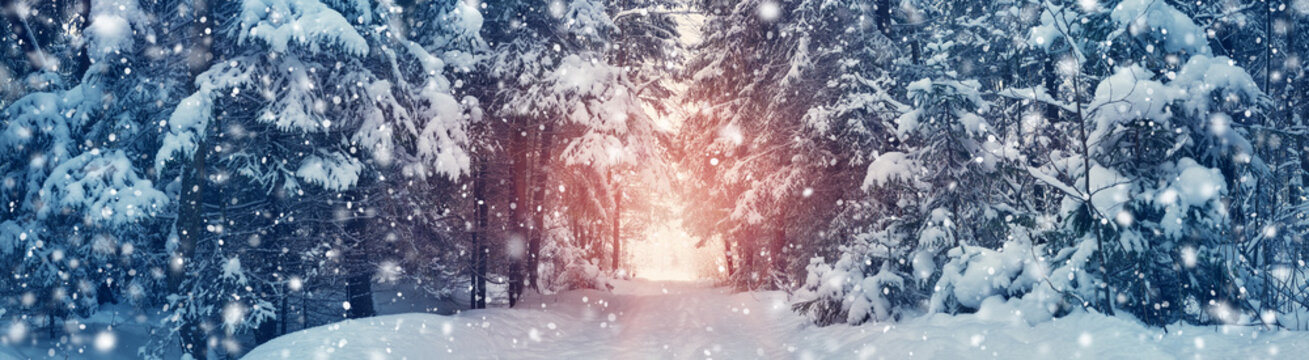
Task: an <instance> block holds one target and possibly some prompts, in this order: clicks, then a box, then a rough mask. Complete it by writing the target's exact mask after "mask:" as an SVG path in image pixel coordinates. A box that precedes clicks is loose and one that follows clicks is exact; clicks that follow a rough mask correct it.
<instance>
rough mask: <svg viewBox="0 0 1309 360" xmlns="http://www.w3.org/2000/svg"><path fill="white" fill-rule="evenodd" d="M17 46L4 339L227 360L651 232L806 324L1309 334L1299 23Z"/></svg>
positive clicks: (118, 32) (477, 10) (296, 1)
mask: <svg viewBox="0 0 1309 360" xmlns="http://www.w3.org/2000/svg"><path fill="white" fill-rule="evenodd" d="M3 14H4V17H3V19H0V34H2V35H3V36H0V51H2V52H3V56H2V57H0V109H3V110H0V177H3V179H2V181H3V184H2V185H0V202H2V203H3V204H4V209H3V211H0V266H3V268H5V269H7V270H8V273H9V274H10V275H7V276H4V277H3V278H0V321H3V322H5V323H8V324H11V325H10V327H11V329H13V328H20V327H21V329H31V331H30V332H31V333H32V334H38V333H47V334H49V336H50V337H52V338H58V337H59V336H68V335H69V333H73V332H76V331H75V330H69V329H68V328H66V327H64V326H61V325H60V324H64V323H65V322H66V321H68V320H70V319H76V318H78V317H86V316H91V315H92V314H94V313H95V312H97V311H98V310H99V309H101V308H102V307H105V306H108V304H130V305H131V306H133V307H135V308H137V309H141V311H142V312H143V314H151V315H150V316H154V317H151V319H158V321H157V324H155V327H154V330H153V331H154V336H152V338H151V342H150V343H149V345H148V346H146V347H143V348H141V349H140V356H142V357H176V356H180V354H182V353H185V354H187V355H190V356H192V357H194V358H205V357H208V356H211V355H215V354H217V355H219V356H225V355H239V354H240V353H241V352H242V351H243V349H249V348H250V347H252V346H255V345H258V344H261V343H264V342H266V341H268V340H270V339H272V338H274V337H276V336H279V335H281V334H285V333H288V332H292V331H296V330H299V329H304V328H307V327H312V326H316V325H321V324H326V323H331V322H334V321H339V320H341V319H345V318H360V317H367V316H372V315H374V314H376V313H377V311H376V308H377V304H375V300H374V299H375V293H377V288H378V287H379V286H395V284H405V285H406V286H411V287H413V288H415V289H418V290H419V291H421V292H423V293H424V294H425V296H431V297H435V298H441V299H450V300H451V301H452V303H455V304H458V305H457V306H456V307H458V308H484V307H487V306H488V304H489V305H492V306H501V305H503V306H509V307H513V306H514V305H515V304H516V302H517V301H518V299H520V298H521V297H522V296H524V294H528V293H532V292H557V291H562V290H568V289H576V288H596V289H605V288H606V287H607V284H606V279H608V278H613V277H627V276H631V272H632V269H631V267H630V266H629V265H628V263H629V262H630V260H631V258H632V257H633V256H641V255H640V254H632V253H631V252H629V251H625V248H624V244H629V246H630V243H631V242H634V241H642V239H643V238H644V236H645V235H646V234H647V232H648V230H649V229H651V228H652V227H655V226H659V225H661V224H665V223H668V222H671V221H677V222H679V223H680V224H681V225H682V226H684V227H685V229H686V230H687V231H688V232H690V233H691V234H693V235H695V236H697V237H698V238H699V239H701V240H700V242H701V245H702V246H714V247H722V254H723V258H722V259H721V263H720V265H721V269H722V270H721V272H719V273H718V274H717V277H718V280H719V281H721V282H723V283H724V284H726V285H730V286H733V287H735V288H737V289H741V290H759V289H781V290H785V291H788V292H790V293H791V295H792V296H791V298H792V301H793V304H792V306H793V309H794V310H795V311H799V312H801V313H804V314H806V315H807V316H809V317H810V319H812V321H813V322H815V323H817V324H820V325H827V324H833V323H850V324H862V323H865V322H870V321H874V322H880V321H896V320H901V319H904V318H907V317H912V316H918V315H922V314H925V313H936V312H943V313H960V312H972V311H976V310H977V309H979V308H980V307H981V306H982V303H983V302H987V301H1002V302H1007V303H1009V304H1011V305H1013V306H1016V307H1017V308H1019V309H1022V312H1021V313H1022V317H1023V318H1024V320H1026V321H1028V322H1031V323H1037V322H1043V321H1048V320H1049V319H1051V318H1054V317H1059V316H1063V315H1067V314H1069V313H1072V312H1085V311H1094V312H1100V313H1105V314H1116V315H1121V316H1127V317H1131V318H1135V319H1138V320H1139V321H1141V322H1143V323H1146V324H1149V325H1153V326H1168V325H1171V324H1177V323H1191V324H1241V325H1254V326H1264V327H1269V328H1290V329H1303V328H1305V327H1306V326H1309V312H1307V311H1309V293H1307V292H1309V281H1307V279H1309V277H1307V275H1309V273H1306V269H1309V268H1307V267H1305V265H1304V262H1305V260H1306V259H1307V258H1309V246H1306V244H1305V243H1304V239H1303V233H1304V232H1305V229H1306V220H1305V213H1306V210H1307V209H1309V202H1307V201H1306V197H1309V194H1306V191H1305V188H1304V186H1305V185H1306V183H1309V154H1307V153H1306V152H1307V151H1309V127H1307V125H1309V124H1306V123H1305V121H1306V116H1305V114H1309V106H1306V103H1305V97H1306V92H1309V90H1306V89H1309V80H1307V79H1309V78H1306V77H1305V76H1304V75H1305V74H1304V72H1305V68H1304V65H1303V61H1304V60H1303V59H1302V57H1301V55H1302V54H1306V53H1309V38H1306V36H1305V35H1303V34H1304V33H1303V32H1302V31H1303V30H1304V29H1305V28H1306V27H1307V26H1309V1H1305V0H1260V1H1234V0H1218V1H1192V2H1187V1H1171V0H1108V1H1095V0H1078V1H1071V0H1068V1H1065V0H999V1H977V2H974V1H945V0H941V1H936V0H900V1H890V0H860V1H856V0H825V1H819V0H783V1H772V0H762V1H761V0H745V1H722V0H695V1H689V2H682V1H675V0H568V1H565V0H558V1H549V2H543V1H485V2H478V1H472V0H431V1H422V0H395V1H389V0H382V1H365V0H321V1H319V0H242V1H207V0H55V1H23V0H15V1H6V2H5V4H4V7H3ZM688 23H696V24H698V25H699V26H700V27H699V30H698V34H696V36H695V39H694V40H693V41H689V42H688V41H687V40H686V39H684V37H685V36H684V35H686V34H684V29H685V28H686V25H687V24H688ZM670 199H674V200H670ZM638 275H639V274H638ZM434 311H435V310H434ZM1302 314H1303V315H1304V316H1301V315H1302ZM143 316H144V315H143ZM152 321H153V320H152ZM61 334H62V335H61ZM20 340H21V339H16V338H6V340H5V341H15V342H16V341H20ZM60 346H66V349H64V350H66V351H69V352H72V351H73V349H74V348H76V347H77V346H80V345H78V344H75V343H73V342H69V343H66V344H63V345H60Z"/></svg>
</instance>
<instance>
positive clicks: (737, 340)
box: [246, 280, 1309, 359]
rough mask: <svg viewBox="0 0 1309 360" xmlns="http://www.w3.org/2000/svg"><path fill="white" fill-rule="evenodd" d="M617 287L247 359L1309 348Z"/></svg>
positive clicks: (1283, 339) (1092, 324)
mask: <svg viewBox="0 0 1309 360" xmlns="http://www.w3.org/2000/svg"><path fill="white" fill-rule="evenodd" d="M615 286H616V289H615V290H614V291H613V292H612V293H605V292H598V291H570V292H565V293H561V294H555V295H538V296H535V297H532V298H529V299H526V300H525V301H524V303H523V304H522V305H520V308H517V309H503V308H496V309H485V310H473V311H465V312H463V313H460V314H457V315H451V316H443V315H431V314H419V313H413V314H400V315H389V316H380V317H376V318H368V319H359V320H352V321H345V322H341V323H337V324H332V325H326V326H320V327H317V328H311V329H308V330H304V331H300V332H295V333H291V334H288V335H285V336H282V337H279V338H277V339H274V340H273V341H271V342H269V343H267V344H264V345H263V346H260V347H258V348H256V349H254V350H252V351H251V352H250V353H249V354H248V355H247V356H246V359H429V358H442V357H446V356H443V355H448V356H449V357H459V358H492V359H495V358H515V359H578V358H581V359H586V358H601V359H611V358H621V359H648V358H661V359H662V358H705V359H713V358H720V359H741V358H769V359H778V358H784V359H791V358H798V359H817V358H852V359H905V358H926V359H955V358H1061V359H1122V358H1152V359H1156V358H1157V359H1234V358H1241V359H1265V358H1269V359H1271V358H1297V357H1299V355H1302V354H1305V353H1306V351H1309V333H1305V332H1290V331H1272V332H1267V331H1263V330H1261V329H1259V328H1248V327H1195V326H1173V327H1169V329H1168V330H1169V331H1168V332H1167V333H1165V332H1164V331H1163V330H1161V329H1153V328H1146V327H1143V326H1142V325H1140V324H1139V323H1137V322H1135V321H1132V320H1130V319H1126V318H1115V317H1105V316H1100V315H1095V314H1074V315H1071V316H1068V317H1065V318H1061V319H1057V320H1055V321H1053V322H1048V323H1042V324H1039V325H1036V326H1029V325H1027V323H1026V322H1024V321H1022V320H1021V317H1020V316H1016V315H1014V314H1012V312H1011V311H1009V309H1007V308H1005V307H1003V306H992V307H984V309H983V311H982V312H981V313H978V314H968V315H959V316H950V315H942V314H937V315H929V316H926V317H922V318H916V319H910V320H907V321H904V322H901V323H882V324H867V325H863V326H846V325H835V326H829V327H816V326H813V325H808V324H806V323H805V321H804V319H803V318H802V317H801V316H799V315H797V314H796V313H794V312H792V311H791V310H790V309H789V306H788V302H787V301H786V294H785V293H782V292H776V291H773V292H754V293H749V292H747V293H733V292H731V291H729V290H726V289H723V288H716V287H713V286H711V285H710V284H707V283H697V282H656V281H648V280H632V281H621V280H620V281H617V282H615Z"/></svg>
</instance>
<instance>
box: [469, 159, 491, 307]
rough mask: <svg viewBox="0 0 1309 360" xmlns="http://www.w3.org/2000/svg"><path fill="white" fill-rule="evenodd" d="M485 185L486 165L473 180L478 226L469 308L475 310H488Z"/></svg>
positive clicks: (476, 228) (474, 229) (474, 243)
mask: <svg viewBox="0 0 1309 360" xmlns="http://www.w3.org/2000/svg"><path fill="white" fill-rule="evenodd" d="M485 183H486V164H479V165H478V168H477V177H476V178H475V179H474V180H473V201H475V202H476V205H475V208H476V210H475V213H476V214H475V215H474V217H475V218H476V219H475V220H474V221H475V223H476V225H474V227H473V267H472V273H473V274H472V276H471V280H472V282H473V291H472V294H471V296H472V299H471V302H470V304H469V306H470V307H472V308H474V309H485V308H486V271H487V261H486V260H487V259H486V257H487V255H489V254H488V253H489V252H490V249H489V248H488V247H487V246H486V243H485V241H486V239H485V233H486V223H487V219H486V215H487V214H486V213H487V211H486V210H487V203H486V194H485V191H486V189H485V187H486V184H485Z"/></svg>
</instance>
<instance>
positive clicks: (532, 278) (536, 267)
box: [527, 122, 554, 293]
mask: <svg viewBox="0 0 1309 360" xmlns="http://www.w3.org/2000/svg"><path fill="white" fill-rule="evenodd" d="M553 130H554V123H553V122H546V124H545V128H544V129H542V130H541V136H540V137H539V140H540V142H539V143H538V144H537V152H536V153H537V157H536V177H535V178H534V179H533V180H535V182H536V184H535V186H533V187H532V209H531V211H532V218H533V219H532V228H531V229H530V230H531V238H530V239H528V241H527V283H528V285H530V286H531V287H532V289H535V290H536V292H538V293H539V292H541V287H540V284H538V283H537V276H539V274H540V272H541V268H540V267H541V266H540V263H541V240H542V238H543V237H545V232H546V228H545V211H546V209H545V193H546V187H547V186H549V184H547V180H548V179H549V175H548V172H547V171H546V170H547V169H546V167H547V166H548V165H549V163H550V148H551V145H552V143H553V141H554V131H553Z"/></svg>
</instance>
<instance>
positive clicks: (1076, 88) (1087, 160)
mask: <svg viewBox="0 0 1309 360" xmlns="http://www.w3.org/2000/svg"><path fill="white" fill-rule="evenodd" d="M1077 72H1078V74H1073V103H1074V104H1077V119H1078V122H1079V124H1081V126H1080V130H1081V142H1082V168H1083V169H1085V170H1084V172H1085V174H1083V176H1082V177H1083V178H1084V179H1085V181H1084V182H1083V185H1085V190H1086V192H1085V194H1086V196H1088V198H1087V199H1084V200H1083V201H1082V205H1083V206H1086V212H1087V215H1088V217H1090V221H1091V227H1094V228H1095V242H1096V247H1097V251H1096V253H1097V254H1099V255H1100V256H1099V257H1100V274H1102V275H1104V276H1105V279H1104V281H1108V280H1109V278H1108V273H1109V261H1108V257H1107V256H1105V252H1106V251H1108V249H1106V248H1105V246H1104V234H1103V233H1102V231H1100V230H1101V229H1100V225H1099V224H1096V219H1095V217H1094V215H1095V208H1094V207H1093V206H1092V205H1091V199H1090V198H1089V196H1091V194H1093V192H1091V144H1090V143H1089V142H1090V138H1088V136H1087V132H1086V117H1085V116H1084V115H1083V114H1082V99H1081V96H1080V95H1081V94H1082V86H1081V85H1082V82H1081V76H1080V73H1081V63H1078V67H1077ZM1099 285H1105V286H1103V291H1104V306H1103V308H1102V310H1103V311H1104V313H1105V314H1107V315H1113V314H1114V304H1113V300H1112V299H1113V288H1111V287H1109V286H1108V285H1107V284H1099Z"/></svg>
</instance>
